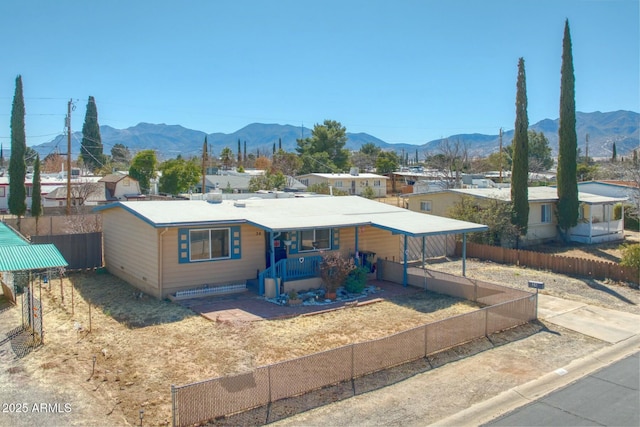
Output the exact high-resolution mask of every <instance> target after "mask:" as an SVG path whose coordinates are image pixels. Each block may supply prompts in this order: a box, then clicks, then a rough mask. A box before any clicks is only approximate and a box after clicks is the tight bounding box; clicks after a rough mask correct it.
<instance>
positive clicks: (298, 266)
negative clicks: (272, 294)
mask: <svg viewBox="0 0 640 427" xmlns="http://www.w3.org/2000/svg"><path fill="white" fill-rule="evenodd" d="M321 262H322V256H320V255H315V256H306V257H300V258H285V259H281V260H280V261H278V262H276V263H275V265H272V266H271V267H269V268H267V269H265V270H263V271H261V272H260V273H259V274H258V286H259V293H260V295H264V279H266V278H267V277H275V278H280V279H281V280H282V281H283V282H286V281H287V280H297V279H304V278H307V277H316V276H318V275H319V274H320V263H321Z"/></svg>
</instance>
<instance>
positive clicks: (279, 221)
mask: <svg viewBox="0 0 640 427" xmlns="http://www.w3.org/2000/svg"><path fill="white" fill-rule="evenodd" d="M114 208H123V209H125V210H127V211H129V212H130V213H132V214H133V215H135V216H137V217H138V218H140V219H142V220H143V221H145V222H147V223H149V224H150V225H152V226H154V227H158V228H160V227H179V226H208V225H215V224H229V223H250V224H253V225H255V226H256V227H259V228H262V229H264V230H267V231H276V232H277V231H290V230H304V229H314V228H329V227H333V228H339V227H354V226H355V227H358V226H365V225H371V226H374V227H378V228H382V229H385V230H389V231H391V232H393V233H399V234H406V235H410V236H428V235H437V234H459V233H469V232H476V231H485V230H487V226H485V225H481V224H475V223H471V222H465V221H458V220H455V219H450V218H444V217H438V216H433V215H427V214H423V213H418V212H412V211H408V210H406V209H402V208H398V207H395V206H391V205H387V204H384V203H380V202H376V201H372V200H368V199H365V198H363V197H359V196H344V197H331V196H324V197H322V196H319V197H303V198H286V199H257V198H256V199H254V198H249V199H246V200H242V201H236V202H233V201H227V200H225V201H223V202H222V203H208V202H206V201H199V200H193V201H192V200H186V201H149V202H119V203H114V204H109V205H105V206H100V207H98V208H96V209H95V210H96V211H105V210H109V209H114Z"/></svg>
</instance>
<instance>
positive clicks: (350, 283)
mask: <svg viewBox="0 0 640 427" xmlns="http://www.w3.org/2000/svg"><path fill="white" fill-rule="evenodd" d="M368 272H369V270H368V269H366V268H364V267H357V268H354V269H353V270H351V271H350V272H349V275H348V276H347V278H346V280H345V282H344V288H345V289H346V290H347V292H349V293H352V294H359V293H360V292H362V290H363V289H364V287H365V286H366V284H367V273H368Z"/></svg>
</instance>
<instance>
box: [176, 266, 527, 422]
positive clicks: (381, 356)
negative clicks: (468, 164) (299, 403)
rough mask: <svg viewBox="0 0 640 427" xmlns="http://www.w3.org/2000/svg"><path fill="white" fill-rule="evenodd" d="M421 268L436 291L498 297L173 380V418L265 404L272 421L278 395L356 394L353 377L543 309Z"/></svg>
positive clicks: (414, 278)
mask: <svg viewBox="0 0 640 427" xmlns="http://www.w3.org/2000/svg"><path fill="white" fill-rule="evenodd" d="M378 268H379V274H382V277H380V278H381V279H383V280H390V279H393V278H394V276H396V275H397V274H398V273H400V274H401V270H402V266H401V265H399V264H397V263H392V262H390V261H384V260H379V261H378ZM417 270H419V269H411V271H410V274H409V279H410V280H409V281H410V283H417V284H418V285H417V286H419V287H423V286H424V283H425V282H424V279H425V277H427V280H426V288H427V289H428V290H430V291H435V292H440V293H443V294H447V295H451V296H458V297H459V296H464V297H465V298H467V299H469V300H472V301H478V302H481V301H480V300H482V301H483V302H481V304H485V303H488V304H492V305H489V306H487V307H484V308H482V309H479V310H476V311H473V312H470V313H466V314H462V315H458V316H455V317H451V318H448V319H444V320H440V321H437V322H433V323H429V324H425V325H422V326H418V327H415V328H412V329H409V330H406V331H402V332H399V333H396V334H394V335H391V336H388V337H384V338H380V339H377V340H371V341H367V342H363V343H357V344H351V345H347V346H344V347H339V348H336V349H332V350H328V351H324V352H321V353H316V354H312V355H309V356H305V357H301V358H298V359H293V360H288V361H285V362H281V363H277V364H273V365H269V366H264V367H260V368H257V369H255V370H254V371H252V372H249V373H243V374H239V375H235V376H229V377H220V378H213V379H210V380H205V381H201V382H198V383H193V384H187V385H182V386H174V385H172V386H171V397H172V413H173V425H174V426H186V425H193V424H198V423H201V422H205V421H207V420H214V419H217V418H223V417H226V416H229V415H231V414H238V413H241V412H244V411H249V410H252V409H256V408H263V409H264V408H266V409H264V410H262V411H259V413H260V417H262V421H261V422H259V423H268V422H272V421H273V419H272V418H270V414H269V405H270V404H272V403H274V402H278V401H282V400H284V399H287V398H292V397H294V396H301V395H304V394H305V393H309V392H312V391H316V390H320V389H323V388H327V387H329V386H335V385H337V384H338V385H339V384H347V385H348V384H349V383H351V384H350V386H345V387H342V388H341V392H340V398H346V397H350V396H353V395H355V393H356V387H355V384H354V381H355V380H356V379H358V378H361V377H363V376H365V375H369V374H371V373H375V372H380V371H383V370H386V369H389V368H392V367H395V366H398V365H401V364H404V363H408V362H412V361H416V360H418V359H422V358H426V357H427V356H429V355H432V354H434V353H437V352H440V351H442V350H445V349H449V348H452V347H455V346H457V345H461V344H464V343H467V342H469V341H473V340H475V339H478V338H483V337H487V336H489V335H490V334H493V333H495V332H498V331H502V330H505V329H508V328H512V327H515V326H518V325H521V324H524V323H527V322H529V321H531V320H534V319H536V317H537V313H536V310H537V295H536V294H533V293H530V292H525V291H520V290H516V289H511V288H507V287H504V286H500V285H494V284H490V283H486V282H482V281H475V280H469V279H466V278H460V277H458V276H453V275H447V274H444V273H439V272H433V271H426V273H425V272H422V271H417ZM425 274H427V276H425ZM400 277H401V276H400ZM393 281H396V282H398V281H397V280H393ZM398 283H399V282H398ZM413 286H416V285H415V284H414V285H413ZM254 415H255V414H254ZM253 422H254V423H255V422H256V421H255V420H254V421H253Z"/></svg>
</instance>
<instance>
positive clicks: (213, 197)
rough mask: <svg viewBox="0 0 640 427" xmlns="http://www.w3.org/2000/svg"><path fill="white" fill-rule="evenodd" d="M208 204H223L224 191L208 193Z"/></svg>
mask: <svg viewBox="0 0 640 427" xmlns="http://www.w3.org/2000/svg"><path fill="white" fill-rule="evenodd" d="M207 203H222V191H219V190H218V191H216V190H214V191H212V192H209V193H207Z"/></svg>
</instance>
